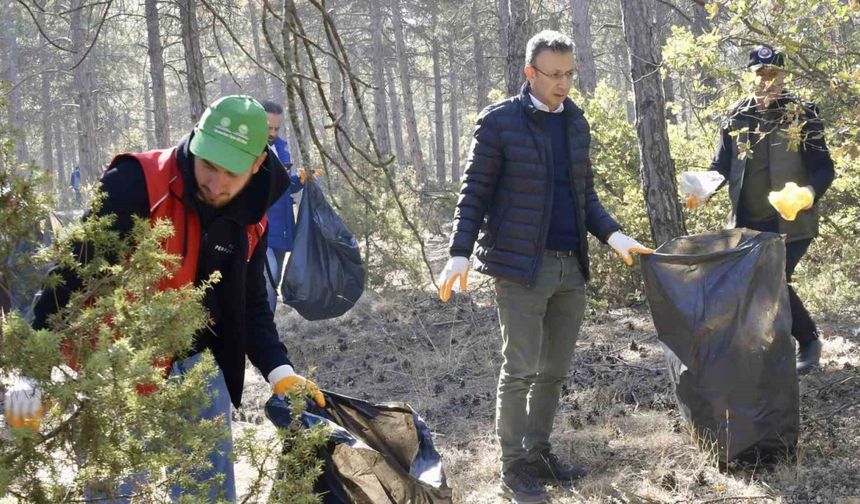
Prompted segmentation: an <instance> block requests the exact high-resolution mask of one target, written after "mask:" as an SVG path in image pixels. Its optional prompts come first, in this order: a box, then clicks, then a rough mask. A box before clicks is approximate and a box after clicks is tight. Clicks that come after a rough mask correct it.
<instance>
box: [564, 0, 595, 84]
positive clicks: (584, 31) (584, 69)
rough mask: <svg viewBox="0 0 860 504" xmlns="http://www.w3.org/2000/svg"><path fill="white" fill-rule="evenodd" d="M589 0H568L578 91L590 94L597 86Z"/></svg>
mask: <svg viewBox="0 0 860 504" xmlns="http://www.w3.org/2000/svg"><path fill="white" fill-rule="evenodd" d="M589 3H590V0H570V12H571V18H572V20H573V42H574V44H576V79H577V80H576V82H577V88H578V89H579V92H580V93H582V94H583V95H585V96H592V95H593V94H594V89H595V88H596V87H597V72H596V71H595V70H594V50H593V48H592V43H591V19H590V18H589V14H588V7H589Z"/></svg>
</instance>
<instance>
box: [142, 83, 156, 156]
mask: <svg viewBox="0 0 860 504" xmlns="http://www.w3.org/2000/svg"><path fill="white" fill-rule="evenodd" d="M151 94H152V93H151V92H150V90H149V76H146V75H145V76H144V77H143V128H144V130H146V131H145V136H146V148H147V150H152V149H155V148H156V147H155V146H156V144H157V142H156V141H155V126H154V125H153V124H152V97H151V96H150V95H151Z"/></svg>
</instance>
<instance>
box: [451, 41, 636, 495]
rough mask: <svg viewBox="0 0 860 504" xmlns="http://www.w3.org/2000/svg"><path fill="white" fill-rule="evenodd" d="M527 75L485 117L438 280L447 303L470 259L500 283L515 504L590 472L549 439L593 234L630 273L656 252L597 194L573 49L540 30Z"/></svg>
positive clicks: (502, 425)
mask: <svg viewBox="0 0 860 504" xmlns="http://www.w3.org/2000/svg"><path fill="white" fill-rule="evenodd" d="M523 73H524V74H525V77H526V79H528V82H527V83H526V84H525V85H524V86H523V88H522V92H521V93H520V94H519V95H518V96H513V97H510V98H508V99H507V100H504V101H502V102H499V103H496V104H494V105H490V106H489V107H488V108H486V109H485V110H484V111H483V112H481V114H480V116H479V117H478V121H477V127H476V128H475V133H474V135H473V136H474V140H473V141H472V146H471V152H470V154H469V158H468V160H467V162H466V170H465V172H464V175H463V184H462V187H461V189H460V197H459V200H458V202H457V209H456V211H455V213H454V230H453V233H452V234H451V242H450V254H451V259H450V260H449V261H448V264H446V265H445V269H444V270H443V272H442V274H441V275H440V278H439V282H440V284H441V288H440V297H441V298H442V300H443V301H447V299H448V298H449V297H450V295H451V287H452V286H453V284H454V282H455V281H456V280H458V279H459V280H460V288H461V290H464V289H465V287H466V275H467V274H468V269H469V259H468V258H469V256H470V255H472V252H473V251H474V254H475V257H476V259H477V261H476V262H477V268H476V269H477V270H478V271H480V272H481V273H484V274H487V275H490V276H492V277H495V292H496V303H497V304H498V312H499V322H500V325H501V335H502V355H503V357H504V362H503V364H502V369H501V372H500V374H499V386H498V391H497V393H496V435H497V437H498V439H499V444H500V445H501V452H502V457H501V466H502V467H501V479H500V482H499V484H500V487H501V490H502V492H503V494H504V495H505V496H507V497H509V498H512V499H514V500H515V501H516V502H523V503H525V502H529V503H535V502H544V501H545V500H547V499H548V495H547V493H546V491H545V490H544V488H543V485H544V484H554V483H569V482H571V481H573V480H575V479H577V478H581V477H582V476H584V475H585V474H586V473H587V471H586V469H585V468H584V467H583V466H581V465H576V464H573V465H568V464H567V463H564V462H562V461H560V460H559V458H558V457H557V456H556V454H555V453H552V452H551V450H550V443H549V436H550V432H551V431H552V424H553V418H554V417H555V413H556V409H557V408H558V402H559V397H560V394H561V385H562V383H564V381H565V380H566V379H567V375H568V372H569V371H570V365H571V359H572V357H573V350H574V346H575V344H576V339H577V336H578V335H579V327H580V325H581V323H582V318H583V315H584V312H585V282H586V281H587V280H588V277H589V271H588V240H587V236H586V232H589V233H591V234H592V235H594V236H596V237H597V238H598V239H599V240H600V241H602V242H604V243H608V244H609V245H610V246H611V247H612V248H614V249H615V250H616V251H617V252H618V254H619V255H620V256H621V257H622V258H623V259H624V261H625V262H626V263H627V264H628V265H632V264H633V259H632V257H631V254H633V253H640V254H643V253H650V252H652V250H651V249H648V248H646V247H643V246H642V245H641V244H639V243H638V242H637V241H636V240H634V239H632V238H630V237H628V236H625V235H624V234H622V233H621V231H620V229H621V227H620V226H619V225H618V223H617V222H615V219H613V218H612V216H610V215H609V213H607V212H606V210H604V208H603V206H602V205H601V203H600V199H599V198H598V196H597V193H596V192H595V190H594V172H593V171H592V168H591V161H590V159H589V148H590V142H591V136H590V132H589V126H588V122H587V121H586V120H585V117H584V115H583V112H582V110H581V109H580V108H579V107H577V106H576V104H574V103H573V101H571V100H570V98H568V96H567V95H568V92H569V91H570V87H571V83H572V80H573V76H574V57H573V42H572V41H571V40H570V39H569V38H568V37H567V36H565V35H562V34H561V33H558V32H555V31H543V32H540V33H538V34H537V35H535V36H534V37H532V39H531V40H529V42H528V45H527V47H526V60H525V68H524V70H523ZM479 231H481V232H482V233H481V237H480V238H479V237H478V232H479ZM476 240H477V247H475V243H476ZM473 249H474V250H473Z"/></svg>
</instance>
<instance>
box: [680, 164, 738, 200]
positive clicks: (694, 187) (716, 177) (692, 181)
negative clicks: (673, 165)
mask: <svg viewBox="0 0 860 504" xmlns="http://www.w3.org/2000/svg"><path fill="white" fill-rule="evenodd" d="M725 180H726V179H725V178H724V177H723V176H722V175H720V174H719V173H717V172H715V171H704V172H684V173H682V174H681V181H680V183H679V184H678V192H680V193H681V194H682V195H684V198H685V199H686V202H687V208H696V207H698V206H702V205H704V204H706V203H707V202H708V200H710V199H711V196H713V195H714V193H715V192H716V191H717V188H718V187H720V184H722V183H723V182H724V181H725Z"/></svg>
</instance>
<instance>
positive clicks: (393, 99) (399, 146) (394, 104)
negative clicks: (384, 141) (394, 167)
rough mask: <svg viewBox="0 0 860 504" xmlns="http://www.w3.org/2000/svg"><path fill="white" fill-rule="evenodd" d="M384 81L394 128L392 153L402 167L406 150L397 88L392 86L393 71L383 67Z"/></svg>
mask: <svg viewBox="0 0 860 504" xmlns="http://www.w3.org/2000/svg"><path fill="white" fill-rule="evenodd" d="M385 80H386V82H387V84H388V100H389V102H390V103H391V126H392V128H394V131H393V135H392V136H393V137H394V152H395V154H396V155H397V164H398V166H400V167H403V165H404V163H406V150H405V149H404V148H403V120H402V119H401V116H400V100H399V99H398V97H397V96H398V95H397V87H396V86H395V84H394V71H393V70H392V69H391V67H390V66H388V65H386V66H385Z"/></svg>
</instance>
